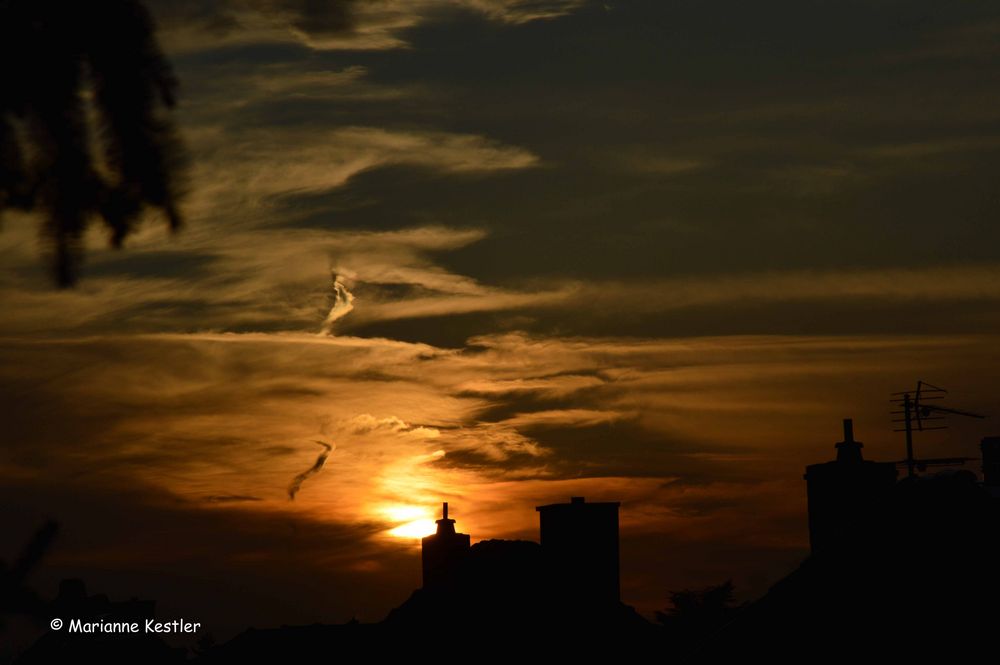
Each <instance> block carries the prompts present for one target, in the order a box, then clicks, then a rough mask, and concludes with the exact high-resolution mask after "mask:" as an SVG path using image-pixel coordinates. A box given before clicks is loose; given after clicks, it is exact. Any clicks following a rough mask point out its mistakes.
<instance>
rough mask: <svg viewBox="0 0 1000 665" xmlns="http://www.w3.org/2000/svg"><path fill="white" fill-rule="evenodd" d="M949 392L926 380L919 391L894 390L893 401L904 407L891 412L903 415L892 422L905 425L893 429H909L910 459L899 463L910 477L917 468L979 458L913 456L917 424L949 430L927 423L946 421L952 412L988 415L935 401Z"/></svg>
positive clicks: (959, 414) (919, 386)
mask: <svg viewBox="0 0 1000 665" xmlns="http://www.w3.org/2000/svg"><path fill="white" fill-rule="evenodd" d="M947 394H948V391H947V390H946V389H944V388H939V387H938V386H935V385H933V384H930V383H927V382H926V381H917V389H916V390H907V391H903V392H898V393H892V400H890V401H891V402H892V403H893V404H896V405H898V406H901V407H902V410H898V411H892V412H891V413H892V415H894V416H902V418H894V419H893V421H892V422H894V423H903V427H900V428H896V429H893V431H894V432H906V459H905V460H903V461H902V462H897V464H905V465H906V475H907V477H908V478H913V477H914V476H915V475H916V469H917V468H918V467H919V469H920V470H921V471H923V470H924V469H925V468H927V467H928V466H952V465H955V464H965V463H966V462H968V461H971V460H974V459H976V458H974V457H938V458H931V459H914V457H913V428H914V425H916V428H917V431H918V432H924V431H927V430H933V429H947V428H948V426H947V425H936V424H927V423H935V422H937V421H941V420H944V419H945V416H947V415H948V414H949V413H950V414H954V415H957V416H965V417H966V418H985V417H986V416H983V415H980V414H978V413H972V412H971V411H963V410H961V409H952V408H949V407H946V406H941V405H940V404H936V403H935V402H936V401H937V400H942V399H944V398H945V396H946V395H947Z"/></svg>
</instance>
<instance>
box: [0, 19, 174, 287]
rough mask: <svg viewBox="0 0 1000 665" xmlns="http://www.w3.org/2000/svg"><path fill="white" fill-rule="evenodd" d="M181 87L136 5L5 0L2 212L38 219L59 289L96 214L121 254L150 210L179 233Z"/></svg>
mask: <svg viewBox="0 0 1000 665" xmlns="http://www.w3.org/2000/svg"><path fill="white" fill-rule="evenodd" d="M177 85H178V83H177V79H176V77H175V76H174V74H173V72H172V70H171V67H170V64H169V63H168V61H167V59H166V58H165V57H164V55H163V53H162V52H161V50H160V48H159V45H158V44H157V42H156V38H155V29H154V25H153V21H152V18H151V16H150V15H149V13H148V12H147V10H146V8H145V7H144V6H143V5H142V4H140V3H139V2H137V1H136V0H107V1H102V2H94V3H91V2H79V3H75V2H62V1H60V0H0V86H2V91H0V212H3V211H4V210H5V209H20V210H25V211H31V212H37V213H39V214H40V215H41V216H42V218H43V220H44V221H43V224H42V232H43V235H44V237H45V238H46V240H47V242H48V244H49V247H50V248H51V250H52V252H53V272H54V278H55V281H56V283H57V284H58V285H59V286H61V287H67V286H71V285H73V284H74V283H75V282H76V280H77V278H78V274H79V265H80V262H81V258H82V248H81V240H82V236H83V232H84V230H85V229H86V226H87V225H88V223H89V222H90V221H92V220H93V219H95V218H96V219H100V220H103V222H104V223H105V224H106V225H107V227H108V228H109V230H110V241H111V244H112V246H115V247H120V246H121V245H122V243H123V241H124V240H125V238H126V237H128V235H129V234H130V233H131V232H132V231H133V229H134V227H135V224H136V222H137V220H138V219H139V217H140V216H141V214H142V212H143V211H144V210H145V209H146V208H155V209H159V210H161V211H162V212H163V214H164V215H165V217H166V219H167V221H168V224H169V226H170V228H171V229H172V230H176V229H177V228H179V227H180V225H181V216H180V212H179V211H178V197H179V194H180V190H181V187H180V182H181V181H182V179H183V178H182V177H183V173H184V170H185V159H184V154H183V150H182V147H181V145H180V142H179V140H178V138H177V134H176V132H175V129H174V126H173V123H172V122H171V118H170V117H169V112H170V110H171V109H173V108H174V106H175V105H176V92H177Z"/></svg>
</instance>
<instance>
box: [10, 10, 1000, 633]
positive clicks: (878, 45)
mask: <svg viewBox="0 0 1000 665" xmlns="http://www.w3.org/2000/svg"><path fill="white" fill-rule="evenodd" d="M149 7H150V10H151V11H152V13H153V15H154V17H155V18H156V20H157V23H158V25H159V39H160V42H161V45H162V46H163V48H164V50H165V52H166V54H167V56H168V58H169V60H170V61H171V63H172V64H173V66H174V68H175V71H176V74H177V76H178V78H179V80H180V105H179V108H178V110H177V112H176V122H177V125H178V128H179V130H180V133H181V136H182V137H183V140H184V143H185V145H186V148H187V151H188V154H189V159H190V165H191V166H190V173H189V178H188V185H187V194H186V197H185V198H184V205H183V211H182V212H183V215H184V218H185V222H186V225H185V227H184V228H183V230H182V231H181V232H180V233H178V234H176V235H170V234H169V233H168V232H167V231H166V230H165V229H164V228H163V227H164V225H163V224H162V223H161V222H160V220H158V219H156V216H155V215H152V214H151V215H150V218H149V219H147V220H146V221H145V223H144V225H143V226H142V228H141V230H140V231H139V232H138V233H137V234H136V235H135V236H134V237H132V238H130V240H129V241H128V242H127V243H126V247H125V248H124V249H123V250H121V251H115V250H111V249H109V248H108V247H107V237H106V234H105V231H104V230H102V229H101V228H100V227H99V226H98V225H94V227H93V228H92V232H91V233H90V234H89V235H88V237H87V252H86V262H85V264H84V266H83V269H82V276H81V280H80V283H79V284H78V286H76V287H75V288H72V289H69V290H59V289H56V288H55V287H54V286H53V284H52V282H51V280H50V278H49V273H48V267H47V264H46V259H45V256H44V247H43V245H42V244H41V243H40V242H39V240H38V231H37V219H34V218H32V217H30V216H24V215H22V216H16V215H13V214H6V215H5V216H4V220H3V227H2V229H0V261H2V263H3V267H4V270H3V271H2V272H0V302H2V305H3V316H2V318H0V335H2V343H0V359H2V362H0V393H2V403H3V422H4V426H3V428H2V431H3V446H2V448H0V499H2V505H3V506H4V507H5V509H4V510H3V511H2V512H3V516H4V517H3V519H2V520H0V526H2V530H0V534H2V535H0V559H6V560H10V558H11V557H13V556H14V555H15V554H16V552H17V551H18V549H19V547H20V546H21V545H22V544H23V543H24V542H26V541H27V540H28V538H29V537H30V535H31V533H32V531H33V530H34V529H35V528H36V527H37V526H38V525H39V524H41V522H42V521H43V520H44V519H45V518H54V519H56V520H58V521H59V523H60V525H61V532H60V535H59V538H58V540H57V541H56V544H55V546H54V548H53V550H52V552H51V554H50V556H49V558H48V559H47V561H46V564H45V566H44V568H43V569H42V570H40V571H39V574H38V576H37V577H36V578H35V579H34V581H35V583H36V586H37V588H39V590H41V591H42V592H43V593H46V594H51V593H53V592H54V589H55V588H56V584H57V582H58V580H59V579H60V578H62V577H80V578H83V579H84V580H85V581H86V582H87V583H88V585H89V586H90V587H91V588H92V589H93V590H95V591H102V592H106V593H108V594H110V595H111V596H112V597H118V598H123V597H130V596H134V595H137V596H142V597H148V598H155V599H157V600H158V601H159V603H160V607H161V614H164V615H165V616H174V615H176V616H180V615H184V616H185V617H187V618H189V619H194V620H199V621H202V622H203V623H205V624H206V625H207V626H208V627H209V629H208V630H209V632H213V633H215V634H216V635H217V636H227V635H230V634H232V633H233V632H234V631H236V630H239V629H242V628H243V627H245V626H247V625H250V624H255V625H258V626H267V625H276V624H281V623H286V624H295V623H307V622H308V623H311V622H315V621H325V622H333V621H345V620H347V619H350V618H351V617H352V616H357V617H358V618H360V619H362V620H365V621H376V620H379V619H381V618H382V617H383V616H384V615H385V613H386V612H387V611H388V610H389V609H390V608H392V607H394V606H396V605H398V604H399V603H400V602H402V601H403V600H404V599H405V598H406V597H407V596H408V594H409V593H410V592H411V591H412V590H413V589H414V588H416V587H418V586H419V584H420V559H419V556H420V551H419V541H418V540H417V538H416V537H415V534H420V533H422V532H423V529H424V528H425V526H426V524H427V520H432V519H434V518H435V517H437V513H438V510H439V507H440V502H441V501H448V502H449V503H450V505H451V508H452V513H453V515H452V516H453V517H455V518H456V519H457V521H458V528H459V530H461V531H463V532H466V533H469V534H471V535H472V539H473V542H475V541H476V540H481V539H486V538H531V539H536V538H537V513H536V512H535V510H534V507H535V506H536V505H541V504H544V503H552V502H557V501H566V500H568V498H569V497H570V496H571V495H583V496H586V497H587V498H588V499H593V500H609V501H610V500H613V501H621V502H622V508H621V519H622V580H623V588H622V594H623V600H624V601H626V602H628V603H630V604H633V605H635V606H636V607H637V608H638V609H639V610H641V611H643V612H646V613H647V614H648V613H651V612H652V611H653V610H654V609H657V608H662V607H663V606H665V604H666V602H667V597H668V590H670V589H678V588H682V587H692V586H701V585H706V584H713V583H719V582H722V581H724V580H726V579H728V578H732V579H733V580H734V582H735V584H736V588H737V591H738V593H739V595H740V598H741V599H747V598H752V597H754V596H755V595H758V594H760V593H762V592H763V591H765V590H766V589H767V587H768V585H770V584H771V583H773V582H774V581H776V580H777V579H779V578H780V577H781V576H782V575H783V574H785V573H787V572H788V571H790V570H791V568H792V567H793V566H794V565H795V564H796V563H798V562H799V561H801V559H802V558H803V557H804V556H805V554H806V553H807V550H808V534H807V529H806V521H805V508H806V504H805V487H804V482H803V480H802V472H803V467H804V465H806V464H809V463H814V462H821V461H826V460H828V459H831V458H832V456H833V454H834V449H833V444H834V443H835V442H836V441H839V440H840V438H841V419H842V418H845V417H853V418H854V419H855V432H856V434H857V436H858V438H859V439H860V440H862V441H864V442H865V444H866V445H865V449H864V452H865V454H866V455H867V456H869V457H871V458H876V459H880V460H897V459H900V458H901V457H902V456H903V442H902V438H901V435H899V434H896V433H893V432H892V424H891V423H890V416H889V408H890V407H889V402H888V400H889V394H890V393H891V392H893V391H899V390H904V389H907V388H909V387H911V386H912V385H914V384H915V383H916V381H917V379H923V380H926V381H930V382H931V383H934V384H936V385H941V386H945V387H947V388H949V389H950V390H951V394H950V397H949V400H950V403H951V404H952V405H953V406H956V407H962V408H965V409H969V410H972V411H978V412H980V413H983V414H986V415H988V416H991V418H990V419H987V420H983V421H978V420H975V421H973V420H962V419H952V420H951V422H950V424H951V428H950V429H948V430H946V431H942V432H931V433H924V434H919V435H918V438H917V446H918V453H920V454H923V455H948V456H957V455H969V456H974V455H976V454H978V450H977V446H978V441H979V439H980V438H981V437H983V436H986V435H996V434H1000V422H997V420H996V419H997V418H1000V405H998V400H997V385H998V384H1000V346H998V342H1000V309H998V304H1000V224H998V223H997V222H998V215H1000V197H998V192H1000V189H998V186H997V185H998V175H1000V86H998V85H997V81H1000V5H998V3H996V2H995V0H990V1H985V0H982V1H980V0H966V1H965V2H961V3H944V2H940V1H939V0H936V1H930V0H905V1H904V0H864V1H862V0H838V1H837V2H825V1H820V0H794V1H792V0H788V1H781V2H778V1H770V2H752V3H751V2H745V1H742V0H650V1H648V2H647V1H640V0H632V1H622V2H619V1H615V0H608V1H605V2H590V1H588V0H452V1H450V2H449V1H441V0H372V1H370V2H365V1H363V0H357V1H354V2H348V1H340V2H336V1H331V2H307V1H304V0H253V1H247V2H237V1H236V0H231V1H227V0H214V1H213V0H156V1H155V2H150V3H149ZM316 441H324V442H327V443H329V444H331V445H333V446H335V448H334V450H333V451H332V452H331V453H330V455H329V457H328V459H327V460H326V465H325V467H324V468H323V469H322V470H321V471H319V473H317V474H315V475H312V476H310V477H308V478H306V479H305V480H304V482H303V483H302V485H301V489H300V490H299V492H298V494H297V496H296V497H295V499H294V501H292V500H290V499H289V496H288V488H289V485H290V484H291V482H292V480H293V478H294V477H295V476H296V475H297V474H299V473H302V472H304V471H306V470H307V469H308V468H309V467H310V466H311V465H313V463H314V462H315V461H316V458H317V455H318V454H319V453H321V452H322V450H323V449H322V448H321V447H320V446H319V445H317V444H316V443H315V442H316ZM971 468H973V469H975V470H976V471H978V467H977V466H975V465H974V466H973V467H971Z"/></svg>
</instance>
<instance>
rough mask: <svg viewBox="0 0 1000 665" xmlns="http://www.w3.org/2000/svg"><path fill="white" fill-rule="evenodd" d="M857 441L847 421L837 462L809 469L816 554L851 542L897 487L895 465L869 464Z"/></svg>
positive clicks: (811, 531) (812, 542)
mask: <svg viewBox="0 0 1000 665" xmlns="http://www.w3.org/2000/svg"><path fill="white" fill-rule="evenodd" d="M862 447H863V444H862V443H861V442H860V441H855V440H854V424H853V421H852V420H851V419H850V418H845V419H844V440H843V441H841V442H840V443H838V444H837V445H836V448H837V459H836V460H835V461H832V462H825V463H823V464H811V465H809V466H807V467H806V474H805V480H806V483H807V492H808V499H809V543H810V545H811V546H812V550H813V551H814V552H815V551H816V550H819V549H821V548H823V547H827V546H829V545H831V544H836V543H839V542H841V541H842V540H844V539H845V538H849V537H851V536H852V534H853V533H854V531H855V528H856V526H857V524H858V522H859V521H860V520H863V519H867V517H868V516H869V515H870V514H871V509H872V507H873V506H876V505H878V504H879V503H881V502H882V501H883V500H884V498H885V497H886V496H887V495H888V493H889V492H890V491H891V490H892V488H893V486H894V485H895V483H896V476H897V471H896V464H895V463H894V462H871V461H866V460H865V459H864V458H863V457H862V455H861V448H862Z"/></svg>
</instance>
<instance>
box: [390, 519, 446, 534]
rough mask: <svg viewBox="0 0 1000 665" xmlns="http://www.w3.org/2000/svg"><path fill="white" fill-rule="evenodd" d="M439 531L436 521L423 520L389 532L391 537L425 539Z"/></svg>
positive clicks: (401, 525) (414, 521) (400, 526)
mask: <svg viewBox="0 0 1000 665" xmlns="http://www.w3.org/2000/svg"><path fill="white" fill-rule="evenodd" d="M436 530H437V525H436V524H434V520H430V519H423V520H413V521H412V522H407V523H406V524H400V525H399V526H397V527H396V528H395V529H392V530H390V531H389V535H390V536H396V537H397V538H423V537H424V536H429V535H431V534H432V533H434V532H435V531H436Z"/></svg>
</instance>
